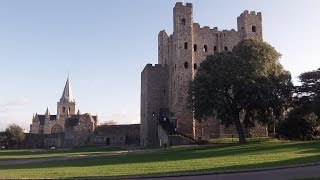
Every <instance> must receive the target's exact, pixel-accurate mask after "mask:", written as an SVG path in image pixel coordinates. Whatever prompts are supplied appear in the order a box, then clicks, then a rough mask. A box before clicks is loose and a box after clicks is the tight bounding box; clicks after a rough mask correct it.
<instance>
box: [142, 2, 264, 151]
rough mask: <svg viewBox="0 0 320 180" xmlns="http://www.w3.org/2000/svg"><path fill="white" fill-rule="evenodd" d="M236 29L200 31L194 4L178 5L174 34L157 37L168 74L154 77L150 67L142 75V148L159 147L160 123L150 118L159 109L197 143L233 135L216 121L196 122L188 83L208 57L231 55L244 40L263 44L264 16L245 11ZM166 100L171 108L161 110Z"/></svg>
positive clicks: (174, 15) (205, 29)
mask: <svg viewBox="0 0 320 180" xmlns="http://www.w3.org/2000/svg"><path fill="white" fill-rule="evenodd" d="M237 26H238V30H234V29H231V30H219V29H218V28H217V27H214V28H210V27H208V26H204V27H201V26H200V25H199V24H197V23H195V22H193V7H192V4H190V3H186V4H183V3H181V2H177V3H176V5H175V7H174V9H173V34H172V35H168V34H167V33H166V32H165V31H164V30H163V31H160V33H159V34H158V63H159V64H160V65H163V66H166V67H167V72H165V71H162V72H161V73H153V74H152V73H150V72H149V71H148V70H147V69H148V68H147V67H149V68H150V65H149V66H148V65H147V66H146V68H145V69H144V70H143V72H142V77H141V140H142V141H141V145H150V144H156V140H157V139H158V138H157V133H156V132H157V131H156V129H157V121H156V119H155V118H154V117H152V116H151V117H150V116H148V115H150V113H151V114H152V112H157V111H158V109H159V108H166V107H167V108H169V111H170V112H171V113H172V115H173V117H174V118H173V119H175V120H176V121H177V131H178V133H182V134H184V135H186V136H189V137H192V138H194V139H208V138H210V137H213V136H216V135H220V134H221V133H224V132H227V133H229V132H231V134H232V133H234V128H227V129H225V128H224V127H222V126H221V125H220V123H219V121H218V120H216V119H214V118H213V117H210V118H208V120H207V121H203V123H198V122H197V121H196V120H195V119H194V118H193V113H192V111H191V110H189V109H188V102H187V97H188V87H189V82H190V81H192V79H193V78H194V76H195V75H196V73H197V69H198V67H199V66H200V65H201V62H202V61H203V60H205V58H206V57H207V56H208V55H212V54H214V53H217V52H222V51H232V49H233V47H234V46H235V45H237V44H238V43H239V42H240V41H241V40H243V39H247V38H253V39H258V40H263V38H262V16H261V13H256V12H253V11H252V12H250V13H249V12H248V11H244V12H243V13H242V14H241V15H240V16H239V17H238V18H237ZM154 72H156V71H154ZM163 73H168V74H167V75H168V77H166V78H167V79H168V80H167V81H168V82H167V84H166V82H164V81H166V78H161V77H165V75H164V74H163ZM151 76H154V77H151ZM159 79H161V80H160V81H159ZM149 80H151V81H153V82H159V83H160V84H166V85H167V87H168V94H166V95H163V94H162V93H161V91H157V90H155V89H156V88H155V89H154V90H153V91H151V89H152V88H151V87H157V88H158V86H157V85H155V84H152V82H150V81H149ZM148 83H149V84H148ZM150 84H152V85H150ZM157 93H158V94H157ZM151 94H152V95H151ZM150 97H152V98H150ZM163 98H164V99H168V101H167V102H168V104H164V105H163V107H161V106H160V104H162V103H163V101H162V99H163ZM151 109H152V110H151ZM155 117H156V116H155ZM144 141H146V143H145V142H144Z"/></svg>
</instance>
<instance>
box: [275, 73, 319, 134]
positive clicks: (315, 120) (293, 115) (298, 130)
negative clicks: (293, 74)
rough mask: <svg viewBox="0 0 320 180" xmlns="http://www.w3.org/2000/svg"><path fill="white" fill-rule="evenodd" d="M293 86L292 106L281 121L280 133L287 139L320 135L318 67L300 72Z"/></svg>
mask: <svg viewBox="0 0 320 180" xmlns="http://www.w3.org/2000/svg"><path fill="white" fill-rule="evenodd" d="M299 80H300V83H301V84H300V85H298V86H296V87H295V96H294V100H295V101H294V102H295V104H294V106H293V108H292V110H291V111H290V112H289V114H288V117H287V119H286V120H285V121H284V122H282V123H281V126H280V132H279V133H280V134H281V135H284V136H286V137H287V138H289V139H299V140H311V139H315V138H319V136H320V69H318V70H315V71H309V72H305V73H302V74H301V75H300V76H299Z"/></svg>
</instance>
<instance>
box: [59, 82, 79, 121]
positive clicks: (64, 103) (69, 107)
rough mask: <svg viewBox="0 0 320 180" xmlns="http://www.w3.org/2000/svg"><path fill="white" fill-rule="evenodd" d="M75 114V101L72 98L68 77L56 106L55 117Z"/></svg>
mask: <svg viewBox="0 0 320 180" xmlns="http://www.w3.org/2000/svg"><path fill="white" fill-rule="evenodd" d="M75 114H76V103H75V99H74V98H73V95H72V91H71V85H70V81H69V77H68V79H67V82H66V85H65V87H64V90H63V93H62V96H61V98H60V101H59V102H58V106H57V118H58V119H59V118H60V117H68V116H69V115H75Z"/></svg>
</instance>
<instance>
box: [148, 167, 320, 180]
mask: <svg viewBox="0 0 320 180" xmlns="http://www.w3.org/2000/svg"><path fill="white" fill-rule="evenodd" d="M315 177H316V178H317V179H320V165H314V166H304V167H293V168H284V169H275V170H265V171H252V172H240V173H227V174H211V175H196V176H179V177H162V178H149V179H153V180H155V179H165V180H193V179H196V180H209V179H210V180H211V179H216V180H234V179H236V180H242V179H245V180H251V179H258V180H285V179H305V178H315Z"/></svg>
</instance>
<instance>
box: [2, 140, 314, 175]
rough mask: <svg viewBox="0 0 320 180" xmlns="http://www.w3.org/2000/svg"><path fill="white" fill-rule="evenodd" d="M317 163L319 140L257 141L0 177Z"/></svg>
mask: <svg viewBox="0 0 320 180" xmlns="http://www.w3.org/2000/svg"><path fill="white" fill-rule="evenodd" d="M312 162H320V142H285V143H283V142H260V143H256V142H253V143H249V144H246V145H236V144H224V145H217V146H211V147H198V148H172V149H167V150H160V151H155V152H148V153H143V154H128V155H120V156H110V157H99V158H91V159H82V160H72V161H60V162H46V163H42V164H33V165H15V166H2V167H1V166H0V178H71V177H74V178H77V177H78V178H79V177H95V176H124V175H151V174H174V173H189V172H208V171H215V172H218V171H224V170H242V169H256V168H266V167H278V166H286V165H295V164H302V163H312Z"/></svg>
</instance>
